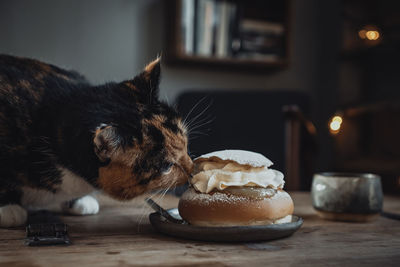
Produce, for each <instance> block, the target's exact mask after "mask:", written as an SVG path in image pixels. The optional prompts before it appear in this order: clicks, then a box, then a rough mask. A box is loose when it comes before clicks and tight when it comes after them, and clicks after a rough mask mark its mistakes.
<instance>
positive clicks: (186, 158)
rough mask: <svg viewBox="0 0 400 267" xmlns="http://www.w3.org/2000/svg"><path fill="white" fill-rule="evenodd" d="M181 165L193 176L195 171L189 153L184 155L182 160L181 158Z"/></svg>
mask: <svg viewBox="0 0 400 267" xmlns="http://www.w3.org/2000/svg"><path fill="white" fill-rule="evenodd" d="M180 165H181V166H182V168H183V169H184V171H185V172H186V173H187V175H188V176H191V174H192V172H193V161H192V159H191V158H190V157H189V155H188V154H186V155H184V156H183V157H182V158H181V160H180Z"/></svg>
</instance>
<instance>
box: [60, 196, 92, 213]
mask: <svg viewBox="0 0 400 267" xmlns="http://www.w3.org/2000/svg"><path fill="white" fill-rule="evenodd" d="M99 209H100V207H99V202H97V200H96V199H95V198H94V197H92V196H89V195H88V196H84V197H81V198H78V199H77V200H74V201H73V202H72V203H71V204H70V205H69V207H68V208H67V209H64V210H65V211H66V212H68V213H69V214H73V215H92V214H97V213H98V212H99Z"/></svg>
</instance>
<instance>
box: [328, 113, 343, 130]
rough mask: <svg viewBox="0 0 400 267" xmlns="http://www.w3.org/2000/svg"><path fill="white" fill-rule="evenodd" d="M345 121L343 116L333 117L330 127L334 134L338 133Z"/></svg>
mask: <svg viewBox="0 0 400 267" xmlns="http://www.w3.org/2000/svg"><path fill="white" fill-rule="evenodd" d="M342 122H343V119H342V117H341V116H334V117H333V118H332V119H331V122H330V123H329V129H330V131H331V133H333V134H337V133H338V132H339V130H340V126H341V124H342Z"/></svg>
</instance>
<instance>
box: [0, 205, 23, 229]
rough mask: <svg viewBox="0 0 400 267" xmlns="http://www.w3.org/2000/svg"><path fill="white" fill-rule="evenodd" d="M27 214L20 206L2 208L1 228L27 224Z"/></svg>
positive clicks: (0, 208) (0, 213)
mask: <svg viewBox="0 0 400 267" xmlns="http://www.w3.org/2000/svg"><path fill="white" fill-rule="evenodd" d="M27 217H28V216H27V212H26V210H25V209H24V208H22V207H21V206H20V205H6V206H2V207H0V227H15V226H21V225H23V224H25V223H26V219H27Z"/></svg>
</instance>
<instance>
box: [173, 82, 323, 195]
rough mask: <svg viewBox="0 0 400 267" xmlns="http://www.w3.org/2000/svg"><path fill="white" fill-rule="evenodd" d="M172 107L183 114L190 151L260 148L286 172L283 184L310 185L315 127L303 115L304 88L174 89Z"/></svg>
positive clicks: (307, 106)
mask: <svg viewBox="0 0 400 267" xmlns="http://www.w3.org/2000/svg"><path fill="white" fill-rule="evenodd" d="M177 107H178V111H179V112H180V114H181V115H182V116H183V117H184V118H185V117H186V116H187V118H186V121H187V123H188V124H189V126H190V127H189V128H190V134H189V139H190V141H189V151H190V153H191V154H192V157H197V156H200V155H202V154H205V153H208V152H212V151H217V150H223V149H243V150H250V151H255V152H259V153H261V154H263V155H265V156H266V157H268V158H269V159H271V160H272V162H274V166H273V168H275V169H277V170H281V171H282V172H284V173H285V181H286V185H285V188H286V189H288V190H309V188H310V184H311V178H312V174H313V171H314V170H313V156H314V155H315V140H314V139H315V138H314V137H315V134H316V133H315V128H314V126H313V124H312V123H311V122H309V121H308V120H307V119H306V117H305V115H304V114H307V113H308V112H309V110H310V98H309V96H308V95H307V94H305V93H302V92H293V91H282V90H280V91H252V90H246V91H244V90H243V91H221V90H218V91H210V90H208V91H190V92H185V93H182V94H181V95H179V97H178V98H177ZM303 112H304V113H303ZM178 193H179V190H178Z"/></svg>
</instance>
